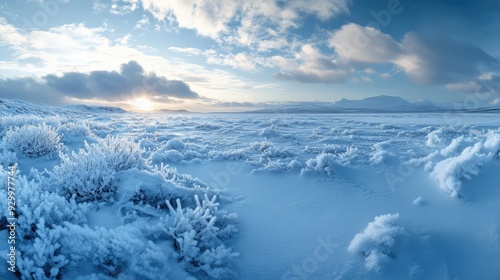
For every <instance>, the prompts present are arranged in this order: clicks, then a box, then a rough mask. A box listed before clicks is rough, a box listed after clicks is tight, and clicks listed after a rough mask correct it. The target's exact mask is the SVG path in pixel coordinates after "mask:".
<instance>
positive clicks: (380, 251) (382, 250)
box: [347, 214, 404, 271]
mask: <svg viewBox="0 0 500 280" xmlns="http://www.w3.org/2000/svg"><path fill="white" fill-rule="evenodd" d="M398 218H399V214H387V215H381V216H377V217H375V220H374V221H373V222H370V223H368V226H367V227H366V228H365V230H364V231H363V232H361V233H358V234H356V235H355V236H354V238H353V239H352V241H351V244H349V247H348V248H347V250H348V251H349V252H351V253H360V254H361V255H362V256H363V257H364V259H365V267H366V268H367V269H368V270H375V271H379V270H380V268H381V264H382V263H383V262H385V261H387V260H388V259H389V258H392V257H394V255H395V252H394V249H393V247H394V245H395V243H396V240H397V238H398V237H399V236H401V235H402V234H403V233H404V229H403V228H402V227H400V226H397V225H396V224H397V221H398Z"/></svg>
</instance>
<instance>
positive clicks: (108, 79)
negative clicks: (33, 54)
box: [0, 61, 200, 104]
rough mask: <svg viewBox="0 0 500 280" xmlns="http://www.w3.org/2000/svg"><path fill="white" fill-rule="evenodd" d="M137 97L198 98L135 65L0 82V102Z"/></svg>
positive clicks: (184, 86)
mask: <svg viewBox="0 0 500 280" xmlns="http://www.w3.org/2000/svg"><path fill="white" fill-rule="evenodd" d="M140 94H141V95H142V94H147V95H150V96H159V97H160V98H169V97H175V98H188V99H192V98H199V97H200V96H199V95H198V94H197V93H196V92H194V91H192V90H191V89H190V88H189V85H187V84H186V83H184V82H182V81H178V80H168V79H166V78H165V77H160V76H158V75H156V73H145V72H144V69H143V68H142V66H141V65H139V63H137V62H136V61H130V62H128V63H126V64H122V65H121V69H120V72H117V71H92V72H90V73H88V74H87V73H79V72H68V73H65V74H64V75H62V76H57V75H52V74H51V75H47V76H44V77H42V79H41V80H40V81H38V80H35V79H31V78H20V79H0V98H9V99H10V98H16V99H22V100H26V101H31V102H43V103H48V104H61V103H63V99H64V98H65V97H73V98H80V99H93V98H97V99H103V100H107V101H121V100H123V99H125V98H130V97H134V96H135V95H140Z"/></svg>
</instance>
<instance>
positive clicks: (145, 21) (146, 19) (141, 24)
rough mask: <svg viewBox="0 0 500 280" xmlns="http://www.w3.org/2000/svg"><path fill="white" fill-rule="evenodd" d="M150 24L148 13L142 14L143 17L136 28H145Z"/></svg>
mask: <svg viewBox="0 0 500 280" xmlns="http://www.w3.org/2000/svg"><path fill="white" fill-rule="evenodd" d="M149 25H150V22H149V17H148V16H147V15H142V18H141V19H140V20H139V21H137V23H136V24H135V26H134V30H137V29H144V28H146V27H147V26H149Z"/></svg>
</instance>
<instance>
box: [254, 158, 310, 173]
mask: <svg viewBox="0 0 500 280" xmlns="http://www.w3.org/2000/svg"><path fill="white" fill-rule="evenodd" d="M257 164H258V165H259V166H260V167H259V168H256V169H253V170H252V173H255V172H257V171H271V172H282V171H287V170H294V169H299V168H301V167H302V164H301V163H300V162H299V161H298V160H296V159H292V160H290V161H287V160H282V159H276V160H273V159H270V158H264V157H261V158H260V159H259V162H258V163H257Z"/></svg>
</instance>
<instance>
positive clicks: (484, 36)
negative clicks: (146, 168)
mask: <svg viewBox="0 0 500 280" xmlns="http://www.w3.org/2000/svg"><path fill="white" fill-rule="evenodd" d="M499 35H500V1H499V0H479V1H466V0H455V1H443V0H434V1H432V0H363V1H361V0H303V1H299V0H287V1H283V0H267V1H257V0H225V1H222V0H179V1H177V0H170V1H165V0H111V1H103V0H93V1H92V0H86V1H83V0H11V1H2V2H0V98H6V99H21V100H26V101H29V102H34V103H41V104H48V105H64V104H71V103H84V104H99V105H110V106H120V107H123V108H125V109H129V110H138V111H140V110H143V111H145V110H155V109H188V110H190V111H244V110H251V109H256V108H265V107H268V106H272V105H276V104H282V103H290V102H332V101H336V100H340V99H342V98H347V99H362V98H366V97H371V96H377V95H391V96H399V97H402V98H404V99H406V100H408V101H412V102H414V101H418V100H420V99H428V100H431V101H434V102H451V103H454V104H457V106H464V107H467V106H468V107H471V106H487V105H492V104H500V98H499V97H500V96H499V94H498V92H499V90H500V62H499V61H500V36H499Z"/></svg>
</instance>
